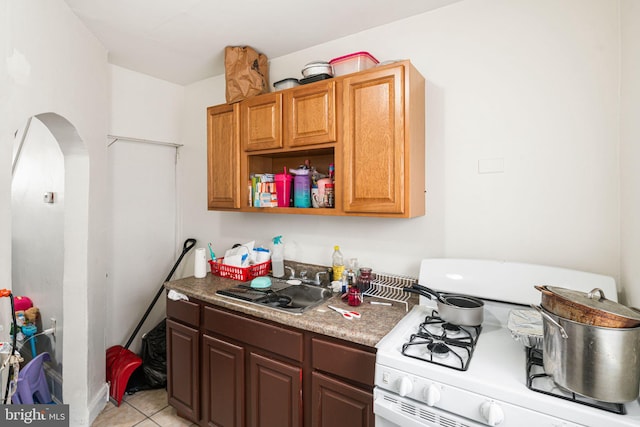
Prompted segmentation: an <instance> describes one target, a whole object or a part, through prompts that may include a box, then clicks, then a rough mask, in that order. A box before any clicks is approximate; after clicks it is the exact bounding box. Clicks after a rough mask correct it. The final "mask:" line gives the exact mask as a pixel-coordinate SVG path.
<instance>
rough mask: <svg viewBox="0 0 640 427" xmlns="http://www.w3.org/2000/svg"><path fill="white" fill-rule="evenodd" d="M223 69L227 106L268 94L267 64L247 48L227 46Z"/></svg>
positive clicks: (264, 58) (251, 49) (262, 56)
mask: <svg viewBox="0 0 640 427" xmlns="http://www.w3.org/2000/svg"><path fill="white" fill-rule="evenodd" d="M224 68H225V78H226V83H227V90H226V97H227V102H228V103H229V104H231V103H233V102H238V101H242V100H243V99H246V98H249V97H251V96H255V95H260V94H261V93H267V92H269V62H268V60H267V57H266V56H265V55H263V54H261V53H260V54H259V53H258V52H256V51H255V49H253V48H251V47H249V46H227V47H226V48H225V49H224Z"/></svg>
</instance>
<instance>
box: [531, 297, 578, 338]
mask: <svg viewBox="0 0 640 427" xmlns="http://www.w3.org/2000/svg"><path fill="white" fill-rule="evenodd" d="M531 307H532V308H534V309H536V310H538V313H540V314H541V315H542V316H543V317H544V318H545V319H547V320H548V321H549V322H551V323H553V325H554V326H555V327H556V328H558V330H559V331H560V335H561V336H562V338H564V339H567V338H569V335H567V331H565V330H564V328H563V327H562V326H560V324H559V323H558V322H556V321H555V320H553V317H551V316H549V315H548V314H547V313H546V312H545V311H544V310H542V307H538V306H537V305H535V304H531Z"/></svg>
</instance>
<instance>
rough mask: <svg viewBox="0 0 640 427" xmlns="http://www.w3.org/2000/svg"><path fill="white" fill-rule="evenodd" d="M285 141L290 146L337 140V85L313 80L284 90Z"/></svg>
mask: <svg viewBox="0 0 640 427" xmlns="http://www.w3.org/2000/svg"><path fill="white" fill-rule="evenodd" d="M285 93H286V96H285V99H284V122H285V131H286V133H285V141H286V145H287V146H289V147H300V146H305V145H313V144H323V143H327V142H335V141H336V84H335V82H334V81H332V80H331V81H328V82H323V83H316V84H312V85H308V86H306V85H305V86H301V87H299V88H296V89H293V90H290V91H287V92H285Z"/></svg>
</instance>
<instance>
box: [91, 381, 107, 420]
mask: <svg viewBox="0 0 640 427" xmlns="http://www.w3.org/2000/svg"><path fill="white" fill-rule="evenodd" d="M108 401H109V383H104V384H103V386H102V389H101V390H100V392H99V393H98V394H97V395H96V397H94V398H93V400H92V401H91V404H90V405H89V425H91V424H93V422H94V421H95V419H96V418H98V415H100V412H102V410H103V409H104V407H105V405H106V404H107V402H108Z"/></svg>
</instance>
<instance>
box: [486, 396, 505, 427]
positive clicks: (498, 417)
mask: <svg viewBox="0 0 640 427" xmlns="http://www.w3.org/2000/svg"><path fill="white" fill-rule="evenodd" d="M480 413H481V414H482V417H483V418H484V419H485V421H486V422H487V424H489V425H490V426H497V425H500V424H501V423H502V422H503V421H504V412H503V411H502V408H501V407H500V405H498V404H497V403H496V402H494V401H493V400H489V401H487V402H484V403H483V404H482V405H480Z"/></svg>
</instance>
